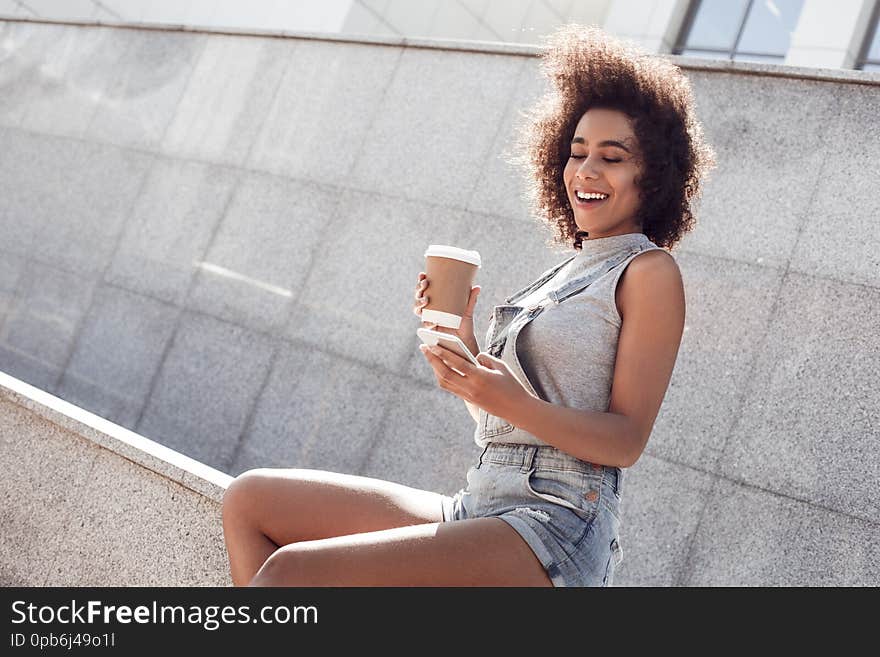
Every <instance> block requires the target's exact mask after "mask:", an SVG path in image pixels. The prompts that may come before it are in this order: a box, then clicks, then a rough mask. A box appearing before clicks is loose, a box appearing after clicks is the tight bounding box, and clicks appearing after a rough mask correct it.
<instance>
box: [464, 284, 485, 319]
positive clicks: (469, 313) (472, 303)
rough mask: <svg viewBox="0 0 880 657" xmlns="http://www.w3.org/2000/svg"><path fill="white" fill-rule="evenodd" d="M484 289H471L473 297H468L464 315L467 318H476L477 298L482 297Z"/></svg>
mask: <svg viewBox="0 0 880 657" xmlns="http://www.w3.org/2000/svg"><path fill="white" fill-rule="evenodd" d="M481 289H482V288H481V287H480V286H479V285H475V286H474V287H472V288H471V296H470V297H468V305H467V308H465V311H464V314H465V317H473V316H474V307H476V305H477V297H478V296H480V290H481Z"/></svg>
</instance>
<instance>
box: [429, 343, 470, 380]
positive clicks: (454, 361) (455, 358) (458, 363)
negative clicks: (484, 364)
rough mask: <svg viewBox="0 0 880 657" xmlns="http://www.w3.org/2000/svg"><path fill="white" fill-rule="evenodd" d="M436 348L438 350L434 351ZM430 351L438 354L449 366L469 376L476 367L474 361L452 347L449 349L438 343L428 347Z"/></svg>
mask: <svg viewBox="0 0 880 657" xmlns="http://www.w3.org/2000/svg"><path fill="white" fill-rule="evenodd" d="M435 349H436V351H434V350H435ZM428 352H429V353H433V354H436V357H438V358H439V359H440V360H442V361H443V362H444V363H446V364H447V365H448V366H449V367H452V368H454V369H456V370H458V371H459V372H460V373H461V374H462V376H467V375H468V374H469V373H471V371H473V369H474V364H473V363H471V362H470V361H469V360H467V359H466V358H462V357H461V356H459V355H458V354H457V353H455V352H454V351H452V350H451V349H447V348H446V347H444V346H443V345H439V344H436V345H433V346H432V347H428Z"/></svg>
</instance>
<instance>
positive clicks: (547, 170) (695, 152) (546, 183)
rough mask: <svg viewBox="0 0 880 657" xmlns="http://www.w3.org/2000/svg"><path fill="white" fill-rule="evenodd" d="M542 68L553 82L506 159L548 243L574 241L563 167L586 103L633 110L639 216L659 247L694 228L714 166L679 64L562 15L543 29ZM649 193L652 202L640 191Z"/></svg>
mask: <svg viewBox="0 0 880 657" xmlns="http://www.w3.org/2000/svg"><path fill="white" fill-rule="evenodd" d="M544 39H545V41H546V44H545V46H546V50H544V52H543V53H542V54H541V62H540V69H541V73H542V74H543V75H544V76H545V77H547V78H549V79H550V82H551V87H550V90H549V91H548V92H547V93H546V94H545V95H544V96H543V97H542V98H540V99H539V100H538V102H537V103H536V104H535V106H534V107H532V108H531V109H530V110H527V111H523V112H521V117H525V119H526V122H525V123H521V124H520V125H518V126H517V128H516V131H517V139H516V143H517V146H518V149H519V150H518V152H519V155H515V156H513V157H509V158H508V162H509V163H511V164H514V165H518V166H520V167H521V168H522V169H523V170H524V173H525V174H526V179H527V185H526V198H527V200H528V202H529V205H530V206H531V210H532V212H533V214H534V215H536V216H537V218H538V219H539V220H540V222H541V223H542V224H547V225H549V226H550V227H551V228H552V229H553V237H552V239H551V240H550V241H549V242H550V244H551V245H556V244H568V245H571V246H573V247H574V248H575V249H578V250H579V249H580V248H581V240H582V238H583V237H584V236H585V235H586V232H585V231H581V230H578V226H577V224H576V223H575V220H574V212H573V210H572V208H571V204H570V202H569V198H568V194H567V192H566V189H565V183H564V182H563V178H562V173H563V170H564V169H565V164H566V161H567V160H568V157H569V155H570V148H571V146H570V143H571V137H572V134H573V133H574V129H575V127H576V126H577V124H578V121H579V120H580V118H581V116H583V114H584V112H586V111H587V110H588V109H590V108H592V107H602V108H606V109H614V110H618V111H621V112H623V113H624V114H626V115H627V116H628V117H629V119H630V124H631V126H632V129H633V132H634V133H635V136H636V139H637V140H638V144H639V147H640V151H641V175H640V176H639V177H638V178H637V179H636V180H635V184H636V186H637V188H638V189H639V209H638V210H637V213H636V222H637V223H640V224H641V226H642V232H644V233H645V235H646V236H647V237H648V239H650V240H651V241H652V242H654V243H655V244H656V245H657V246H660V247H663V248H666V249H667V250H670V249H671V248H672V246H673V245H674V244H675V243H676V242H678V241H679V240H680V239H681V238H682V236H683V235H684V234H685V233H686V232H688V231H689V230H692V229H693V227H694V223H695V216H694V212H693V209H692V207H691V203H692V201H693V200H694V199H695V198H696V197H697V196H698V195H699V194H700V184H701V180H702V179H703V178H705V177H707V176H708V173H709V171H710V170H711V169H712V168H713V167H714V166H715V153H714V151H713V149H712V147H711V146H710V145H709V144H708V143H706V142H705V141H704V138H703V130H702V126H701V125H700V123H699V122H698V121H697V119H696V116H695V112H694V97H693V93H692V91H691V86H690V82H689V81H688V79H687V77H685V75H684V74H683V73H682V72H681V69H680V68H679V67H678V66H676V65H674V64H672V63H671V62H670V61H668V60H667V59H664V58H663V57H660V56H656V55H650V54H648V53H646V52H644V51H642V50H640V49H639V48H637V47H636V46H635V45H633V44H631V43H628V42H625V41H621V40H618V39H616V38H614V37H612V36H610V35H609V34H607V33H606V32H604V31H602V30H601V29H599V28H597V27H594V26H583V25H578V24H575V23H569V24H567V25H563V26H562V27H560V28H558V29H557V30H556V31H555V32H553V33H551V34H550V35H548V36H547V37H544ZM649 195H650V203H648V202H647V198H648V196H649Z"/></svg>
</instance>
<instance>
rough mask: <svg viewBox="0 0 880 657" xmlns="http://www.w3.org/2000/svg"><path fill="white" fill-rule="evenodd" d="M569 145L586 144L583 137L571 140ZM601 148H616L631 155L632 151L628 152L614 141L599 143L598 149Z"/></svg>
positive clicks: (608, 140) (607, 140)
mask: <svg viewBox="0 0 880 657" xmlns="http://www.w3.org/2000/svg"><path fill="white" fill-rule="evenodd" d="M571 143H572V144H586V143H587V142H585V141H584V138H583V137H575V138H574V139H572V140H571ZM602 146H617V147H618V148H622V149H623V150H625V151H626V152H627V153H632V151H630V150H629V149H628V148H627V147H626V146H624V145H623V144H622V143H621V142H619V141H617V140H615V139H606V140H605V141H600V142H599V148H601V147H602Z"/></svg>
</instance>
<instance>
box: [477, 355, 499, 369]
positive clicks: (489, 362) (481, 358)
mask: <svg viewBox="0 0 880 657" xmlns="http://www.w3.org/2000/svg"><path fill="white" fill-rule="evenodd" d="M495 360H496V359H495V358H494V357H492V356H490V355H489V354H487V353H486V352H485V351H481V352H480V353H478V354H477V362H478V363H479V364H480V365H485V366H486V367H491V368H492V369H493V370H494V369H495Z"/></svg>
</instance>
